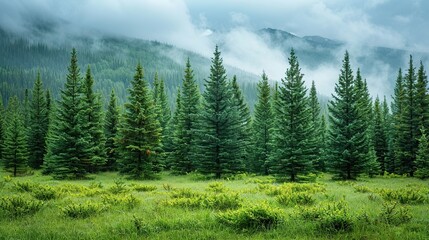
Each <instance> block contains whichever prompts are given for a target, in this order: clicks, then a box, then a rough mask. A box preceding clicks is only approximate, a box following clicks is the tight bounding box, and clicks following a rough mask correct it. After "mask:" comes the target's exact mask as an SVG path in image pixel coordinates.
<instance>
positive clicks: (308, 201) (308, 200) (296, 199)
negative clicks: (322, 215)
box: [276, 192, 315, 206]
mask: <svg viewBox="0 0 429 240" xmlns="http://www.w3.org/2000/svg"><path fill="white" fill-rule="evenodd" d="M276 200H277V202H278V203H280V204H282V205H286V206H290V205H312V204H314V202H315V199H314V198H313V197H312V196H311V195H310V194H309V193H307V192H297V193H291V194H281V195H278V196H277V197H276Z"/></svg>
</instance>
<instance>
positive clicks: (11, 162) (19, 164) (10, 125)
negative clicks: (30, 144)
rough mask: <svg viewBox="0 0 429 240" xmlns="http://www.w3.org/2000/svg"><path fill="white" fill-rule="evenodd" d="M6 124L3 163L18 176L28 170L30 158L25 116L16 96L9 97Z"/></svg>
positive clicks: (6, 168)
mask: <svg viewBox="0 0 429 240" xmlns="http://www.w3.org/2000/svg"><path fill="white" fill-rule="evenodd" d="M5 126H6V129H5V130H6V131H5V135H4V144H3V146H4V148H3V153H2V155H3V164H4V168H5V170H6V171H8V172H11V173H12V174H13V176H14V177H16V176H18V175H19V174H23V173H25V172H26V168H27V160H28V151H27V138H26V131H25V128H24V118H23V115H22V113H21V112H20V110H19V103H18V98H17V97H16V96H14V97H11V98H10V99H9V103H8V107H7V118H6V124H5Z"/></svg>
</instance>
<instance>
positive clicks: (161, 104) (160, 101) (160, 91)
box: [153, 73, 171, 160]
mask: <svg viewBox="0 0 429 240" xmlns="http://www.w3.org/2000/svg"><path fill="white" fill-rule="evenodd" d="M153 93H154V94H153V98H154V103H155V105H156V108H157V115H158V121H159V123H160V124H161V129H162V130H161V146H162V150H161V155H160V158H162V159H163V160H165V159H166V155H168V154H169V152H170V151H171V146H167V145H166V143H167V142H169V141H170V139H169V138H170V137H171V133H170V132H169V131H168V123H169V121H170V118H171V111H170V105H169V100H168V97H167V93H166V91H165V84H164V80H162V79H159V76H158V73H155V79H154V89H153Z"/></svg>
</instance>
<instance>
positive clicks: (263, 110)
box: [252, 72, 273, 175]
mask: <svg viewBox="0 0 429 240" xmlns="http://www.w3.org/2000/svg"><path fill="white" fill-rule="evenodd" d="M254 114H255V115H254V116H255V119H254V121H253V144H254V145H253V149H254V150H253V152H254V154H253V161H252V162H253V163H252V171H253V172H255V173H258V174H264V175H268V170H269V167H268V166H269V157H270V153H271V144H270V143H271V138H272V132H273V113H272V109H271V95H270V85H269V83H268V76H267V75H266V74H265V72H263V73H262V79H261V80H260V81H259V83H258V101H257V102H256V105H255V113H254Z"/></svg>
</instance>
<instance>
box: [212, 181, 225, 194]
mask: <svg viewBox="0 0 429 240" xmlns="http://www.w3.org/2000/svg"><path fill="white" fill-rule="evenodd" d="M206 191H209V192H215V193H224V192H227V191H229V189H228V188H227V187H225V185H224V184H223V183H222V182H212V183H209V185H208V186H207V188H206Z"/></svg>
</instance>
